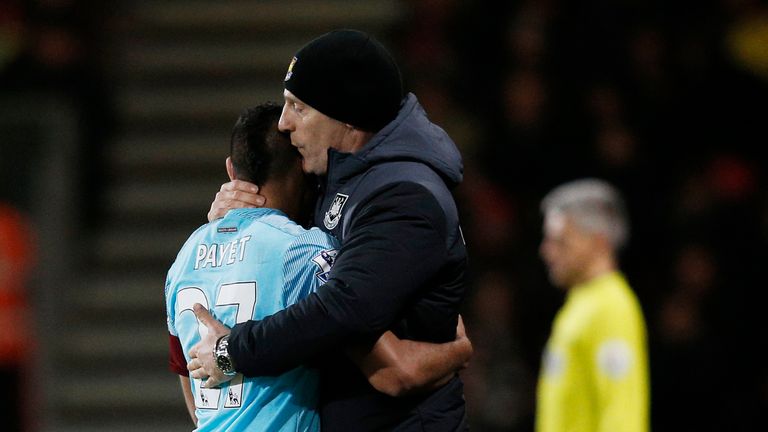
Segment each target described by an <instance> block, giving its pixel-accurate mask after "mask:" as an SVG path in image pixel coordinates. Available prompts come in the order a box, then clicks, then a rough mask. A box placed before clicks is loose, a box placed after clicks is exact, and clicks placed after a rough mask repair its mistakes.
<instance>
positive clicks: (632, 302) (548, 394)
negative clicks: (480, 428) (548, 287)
mask: <svg viewBox="0 0 768 432" xmlns="http://www.w3.org/2000/svg"><path fill="white" fill-rule="evenodd" d="M541 209H542V212H543V214H544V238H543V241H542V243H541V248H540V252H541V257H542V259H543V260H544V263H545V264H546V266H547V270H548V274H549V279H550V281H551V282H552V284H554V285H555V286H557V287H560V288H562V289H565V290H566V291H567V293H566V301H565V304H564V305H563V307H562V308H561V309H560V310H559V311H558V313H557V316H556V317H555V321H554V324H553V327H552V333H551V335H550V337H549V340H548V342H547V346H546V349H545V352H544V358H543V363H542V367H541V373H540V375H539V382H538V388H537V406H536V431H537V432H560V431H563V432H564V431H568V432H582V431H583V432H587V431H589V432H596V431H603V432H630V431H631V432H645V431H648V428H649V426H648V424H649V384H648V349H647V341H646V328H645V321H644V319H643V314H642V310H641V308H640V304H639V303H638V300H637V298H636V296H635V294H634V293H633V291H632V289H631V288H630V287H629V285H628V284H627V281H626V279H625V278H624V275H623V274H622V273H621V272H620V271H619V269H618V262H617V261H618V259H617V252H618V250H619V249H620V248H621V247H622V246H623V245H624V244H625V243H626V240H627V238H628V232H629V228H628V221H627V217H626V211H625V208H624V204H623V200H622V198H621V196H620V194H619V192H618V191H617V190H616V189H615V188H614V187H612V186H611V185H609V184H608V183H606V182H603V181H601V180H597V179H582V180H576V181H573V182H570V183H566V184H564V185H561V186H559V187H557V188H555V189H554V190H552V191H551V192H550V193H549V194H548V195H547V196H546V197H545V198H544V199H543V201H542V204H541Z"/></svg>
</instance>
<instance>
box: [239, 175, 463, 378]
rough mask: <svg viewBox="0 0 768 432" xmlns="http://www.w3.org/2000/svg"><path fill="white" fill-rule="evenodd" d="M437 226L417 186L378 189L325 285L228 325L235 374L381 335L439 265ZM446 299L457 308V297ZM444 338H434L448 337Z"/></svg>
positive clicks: (429, 201) (441, 228)
mask: <svg viewBox="0 0 768 432" xmlns="http://www.w3.org/2000/svg"><path fill="white" fill-rule="evenodd" d="M445 225H446V222H445V215H444V214H443V210H442V208H441V207H440V205H439V204H438V202H437V201H436V199H435V198H434V197H433V196H432V194H430V193H429V192H428V191H427V190H426V189H425V188H424V187H422V186H419V185H416V184H413V183H402V184H396V185H393V186H392V187H390V188H388V189H386V190H383V191H381V193H379V194H377V195H376V197H375V198H374V199H373V200H371V202H370V203H368V204H366V205H365V206H364V207H363V208H362V209H361V210H360V212H359V215H356V217H355V220H354V222H353V223H352V228H351V230H350V231H351V233H352V234H350V236H349V237H348V238H347V239H346V241H345V244H344V245H342V250H341V252H340V253H339V255H338V257H337V260H336V263H335V264H334V267H333V270H332V271H331V278H330V279H329V281H328V283H326V284H325V285H323V286H321V287H320V288H319V289H318V290H317V293H313V294H311V295H310V296H308V297H306V298H305V299H303V300H301V301H300V302H298V303H296V304H294V305H292V306H290V307H288V308H286V309H284V310H282V311H280V312H277V313H276V314H274V315H271V316H269V317H267V318H265V319H263V320H261V321H248V322H245V323H241V324H238V325H236V326H235V327H233V328H232V334H231V336H230V338H229V353H230V355H231V356H232V358H233V360H234V364H235V366H236V368H237V371H238V372H241V373H243V374H244V375H246V376H258V375H274V374H279V373H282V372H285V371H287V370H289V369H292V368H294V367H296V366H298V365H300V364H303V363H306V362H307V361H309V360H311V359H313V358H315V357H316V356H317V355H319V354H320V353H321V352H323V351H325V350H328V349H332V348H333V347H336V346H342V345H343V344H344V343H346V341H348V340H350V339H351V338H353V337H356V336H362V335H366V336H368V335H371V334H378V333H381V332H383V331H385V330H386V329H387V328H389V327H390V326H391V325H392V324H393V323H394V322H395V321H396V320H397V319H398V318H399V317H400V316H401V314H402V313H403V311H404V309H405V307H406V306H407V305H408V304H410V302H412V301H413V300H414V298H416V296H417V295H418V294H419V293H420V292H422V291H423V289H424V287H425V286H427V284H428V283H429V281H430V280H431V278H433V277H434V276H435V275H436V274H437V273H438V271H439V269H440V268H441V266H443V265H444V264H445V262H446V256H447V251H446V246H445V239H446V227H445ZM454 295H455V303H456V304H458V302H459V301H460V298H461V295H460V293H458V292H457V293H454ZM450 333H451V334H449V335H446V337H444V338H442V340H440V341H448V340H450V339H452V338H454V337H455V334H453V330H451V331H450ZM448 338H450V339H448Z"/></svg>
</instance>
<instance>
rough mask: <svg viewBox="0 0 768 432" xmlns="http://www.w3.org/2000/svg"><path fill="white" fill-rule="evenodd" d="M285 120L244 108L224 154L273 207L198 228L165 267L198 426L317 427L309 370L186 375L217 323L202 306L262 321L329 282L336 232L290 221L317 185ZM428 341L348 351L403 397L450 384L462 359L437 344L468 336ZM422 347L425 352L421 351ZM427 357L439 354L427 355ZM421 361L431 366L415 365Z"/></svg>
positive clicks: (388, 340)
mask: <svg viewBox="0 0 768 432" xmlns="http://www.w3.org/2000/svg"><path fill="white" fill-rule="evenodd" d="M279 116H280V107H279V106H277V105H274V104H264V105H261V106H258V107H256V108H254V109H250V110H248V111H246V113H245V114H243V115H242V116H241V117H240V118H239V119H238V122H237V123H236V125H235V128H234V131H233V134H232V140H231V156H230V158H228V159H227V173H228V174H229V176H230V178H231V179H233V180H234V179H237V178H239V179H244V180H248V181H251V182H254V183H256V184H259V185H261V191H262V194H263V195H264V196H266V197H267V198H268V199H269V202H270V206H271V207H272V208H259V209H240V210H233V211H231V212H229V213H228V214H227V215H226V217H225V218H223V219H220V220H217V221H215V222H213V223H210V224H207V225H204V226H203V227H201V228H199V229H198V230H197V231H196V232H195V233H193V234H192V236H191V237H190V238H189V240H188V241H187V242H186V244H185V245H184V247H183V248H182V250H181V251H180V252H179V255H178V257H177V259H176V261H175V262H174V264H173V266H172V267H171V269H170V271H169V273H168V278H167V281H166V307H167V314H168V329H169V332H170V335H171V366H172V369H173V370H174V371H175V372H177V373H178V374H180V375H181V376H182V377H181V382H182V391H183V393H184V396H185V401H186V403H187V407H188V409H189V411H190V415H191V417H192V419H193V421H194V422H195V423H196V425H197V426H198V430H199V431H219V430H263V431H278V430H290V431H315V430H318V427H319V418H318V413H317V399H318V379H319V377H318V374H317V372H316V371H314V370H312V369H309V368H307V367H298V368H295V369H292V370H290V371H288V372H286V373H284V374H281V375H279V376H270V377H259V378H243V376H242V375H236V374H234V373H232V374H231V378H232V379H231V381H229V382H228V383H227V384H225V385H224V386H221V387H220V388H213V387H210V386H209V387H206V386H205V385H204V383H202V382H201V381H200V380H192V382H190V380H189V379H188V378H187V377H186V375H187V368H186V363H187V361H188V360H189V358H190V351H191V350H192V346H193V345H194V344H195V343H197V341H198V340H199V339H200V337H201V335H205V334H206V333H207V327H206V325H211V323H209V322H206V321H205V319H203V320H202V321H198V320H197V319H196V315H198V314H200V313H201V312H200V311H201V310H205V309H203V308H206V309H210V310H211V311H213V312H214V313H215V314H216V317H217V318H218V319H219V320H221V321H223V322H224V323H226V324H228V325H230V326H233V325H235V324H237V323H240V322H244V321H247V320H251V319H262V318H264V317H265V316H267V315H270V314H273V313H274V312H277V311H278V310H281V309H283V308H285V307H286V306H288V305H290V304H293V303H295V302H296V301H297V300H299V299H302V298H304V297H306V296H307V295H308V294H309V293H310V292H313V291H314V290H315V289H316V288H317V287H318V286H319V285H321V284H322V283H323V282H325V281H326V280H327V278H328V272H329V270H330V268H331V266H332V264H333V261H334V259H335V256H336V248H337V244H336V241H335V240H334V239H333V237H331V236H329V235H327V234H325V233H323V232H322V231H320V230H319V229H316V228H315V229H310V230H306V229H304V228H302V227H301V226H299V225H297V224H296V223H294V222H292V219H296V220H299V218H300V217H301V215H302V209H303V205H302V203H303V201H305V200H303V199H302V197H304V196H306V192H307V191H308V189H311V188H310V186H311V183H310V182H309V180H308V178H307V177H306V176H305V175H304V174H303V172H302V170H301V160H300V157H299V154H298V152H297V151H296V149H295V148H293V147H292V146H291V145H290V140H289V138H288V136H287V135H284V134H282V133H280V132H278V130H277V121H278V118H279ZM462 343H464V344H465V345H464V347H463V348H461V347H460V345H461V344H462ZM432 345H433V344H420V343H416V342H410V341H400V340H398V339H397V338H396V337H394V335H392V334H391V333H389V334H386V335H384V336H382V338H381V339H380V340H379V341H378V343H377V344H376V345H375V347H374V349H373V350H371V351H370V352H368V351H362V349H361V348H360V347H354V348H350V349H349V350H348V352H349V353H350V355H352V356H353V358H354V359H355V360H356V362H357V364H358V365H359V366H360V367H361V368H363V370H364V371H365V373H366V375H367V376H369V377H370V381H371V383H372V384H373V385H374V386H375V387H376V388H379V389H381V390H383V391H389V392H393V393H398V392H403V391H405V390H408V389H412V388H420V387H427V388H428V387H430V386H435V385H440V384H441V383H444V382H445V381H447V380H448V379H450V377H451V376H452V375H453V369H454V368H455V367H457V365H456V366H451V367H450V369H446V370H444V371H443V372H442V373H441V372H439V371H440V366H441V365H443V364H445V363H446V362H445V359H444V358H443V356H445V355H448V356H449V357H451V356H452V355H453V358H456V356H455V355H454V354H455V353H456V352H458V351H454V352H453V353H450V352H445V351H441V350H443V349H452V348H450V347H451V346H455V347H459V348H461V349H462V350H463V352H466V341H464V342H457V343H448V344H443V345H440V346H434V347H431V346H432ZM417 346H424V347H426V348H422V349H421V351H420V352H417V351H418V349H417V348H416V347H417ZM425 353H426V355H427V356H430V355H431V356H433V357H431V358H427V357H422V354H425ZM410 359H413V360H417V361H418V362H419V363H418V364H416V363H414V364H413V365H414V367H415V368H414V369H403V368H401V367H400V366H402V365H405V366H406V368H407V367H409V366H408V365H410V364H411V363H410V361H411V360H410ZM458 361H466V358H464V359H463V360H461V359H459V360H458ZM419 365H427V366H428V367H430V368H432V369H431V370H427V369H418V367H419ZM222 367H226V366H225V365H222ZM440 373H441V374H442V376H440V375H436V374H440ZM420 374H421V375H420Z"/></svg>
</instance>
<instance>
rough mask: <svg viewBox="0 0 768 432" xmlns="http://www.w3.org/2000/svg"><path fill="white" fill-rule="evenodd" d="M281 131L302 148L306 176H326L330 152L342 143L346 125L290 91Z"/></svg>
mask: <svg viewBox="0 0 768 432" xmlns="http://www.w3.org/2000/svg"><path fill="white" fill-rule="evenodd" d="M283 96H284V98H285V105H283V113H282V115H280V122H279V123H278V128H279V129H280V130H281V131H283V132H288V133H290V134H291V144H293V145H294V146H296V148H298V149H299V153H301V157H302V167H303V169H304V172H305V173H311V174H317V175H324V174H325V173H326V172H327V171H328V149H329V148H337V146H338V145H339V144H340V143H341V141H342V139H343V137H344V132H345V129H346V127H345V125H344V123H342V122H340V121H338V120H334V119H332V118H330V117H328V116H327V115H325V114H323V113H321V112H320V111H318V110H316V109H314V108H312V107H311V106H309V105H307V104H306V103H304V102H302V101H301V100H299V98H297V97H296V96H294V95H293V93H291V92H290V91H288V90H285V91H284V92H283Z"/></svg>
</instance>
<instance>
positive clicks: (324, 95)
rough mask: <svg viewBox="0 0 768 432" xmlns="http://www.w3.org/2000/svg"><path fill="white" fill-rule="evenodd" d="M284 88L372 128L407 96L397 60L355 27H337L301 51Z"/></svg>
mask: <svg viewBox="0 0 768 432" xmlns="http://www.w3.org/2000/svg"><path fill="white" fill-rule="evenodd" d="M285 88H286V89H287V90H288V91H290V92H291V93H293V94H294V95H296V97H297V98H299V99H301V100H302V101H303V102H306V103H307V104H308V105H310V106H311V107H313V108H315V109H316V110H318V111H320V112H321V113H323V114H325V115H327V116H328V117H331V118H334V119H336V120H339V121H341V122H344V123H349V124H351V125H352V126H355V127H358V128H360V129H364V130H367V131H371V132H378V131H379V130H380V129H381V128H383V127H384V126H385V125H386V124H387V123H389V122H391V121H392V120H394V119H395V117H396V116H397V112H398V111H399V109H400V101H401V99H402V97H403V86H402V82H401V79H400V70H399V69H398V67H397V64H396V63H395V60H394V59H393V58H392V56H391V55H390V54H389V52H387V50H386V49H385V48H384V46H383V45H381V43H379V42H378V41H377V40H376V39H374V38H373V37H372V36H370V35H368V34H365V33H363V32H360V31H357V30H335V31H332V32H330V33H326V34H324V35H322V36H320V37H318V38H317V39H315V40H313V41H311V42H309V43H308V44H307V45H305V46H304V47H303V48H302V49H300V50H299V52H297V53H296V55H295V56H294V57H293V60H292V61H291V65H290V66H289V67H288V73H287V74H286V75H285Z"/></svg>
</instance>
